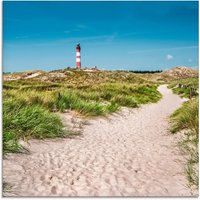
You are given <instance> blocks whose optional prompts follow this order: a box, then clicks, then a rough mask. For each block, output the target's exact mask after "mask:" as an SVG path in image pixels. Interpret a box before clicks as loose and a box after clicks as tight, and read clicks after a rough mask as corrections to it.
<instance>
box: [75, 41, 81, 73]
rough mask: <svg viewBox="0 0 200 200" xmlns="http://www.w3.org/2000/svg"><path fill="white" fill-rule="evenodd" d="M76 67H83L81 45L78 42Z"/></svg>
mask: <svg viewBox="0 0 200 200" xmlns="http://www.w3.org/2000/svg"><path fill="white" fill-rule="evenodd" d="M76 68H77V69H80V68H81V46H80V44H77V46H76Z"/></svg>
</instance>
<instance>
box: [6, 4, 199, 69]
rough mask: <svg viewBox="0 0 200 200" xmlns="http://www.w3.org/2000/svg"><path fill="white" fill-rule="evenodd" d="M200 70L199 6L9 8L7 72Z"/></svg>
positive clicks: (7, 19)
mask: <svg viewBox="0 0 200 200" xmlns="http://www.w3.org/2000/svg"><path fill="white" fill-rule="evenodd" d="M79 42H80V43H81V47H82V48H81V56H82V58H81V62H82V66H83V67H93V66H98V67H99V68H101V69H130V70H157V69H162V70H164V69H167V68H170V67H174V66H180V65H184V66H188V67H197V66H198V2H195V1H191V2H170V1H168V2H55V1H54V2H9V1H6V2H3V70H4V71H7V72H8V71H11V72H13V71H25V70H33V69H41V70H54V69H61V68H66V67H68V66H70V67H74V66H75V46H76V44H77V43H79Z"/></svg>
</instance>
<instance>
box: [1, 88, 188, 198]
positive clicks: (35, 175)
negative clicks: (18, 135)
mask: <svg viewBox="0 0 200 200" xmlns="http://www.w3.org/2000/svg"><path fill="white" fill-rule="evenodd" d="M159 91H160V92H161V93H162V94H163V98H162V100H161V101H159V102H158V103H156V104H149V105H145V106H142V107H141V108H138V109H127V108H125V109H122V110H121V111H120V112H119V113H115V114H113V115H111V116H109V117H108V118H98V119H93V120H90V121H89V123H90V124H89V125H85V126H84V128H83V135H82V136H78V137H75V138H73V139H56V140H44V141H39V140H31V141H30V147H29V148H30V152H31V153H30V155H25V154H18V155H17V154H10V155H9V156H8V158H7V159H5V160H4V161H3V177H4V180H5V181H6V182H8V183H10V184H12V185H13V187H12V189H11V191H10V192H9V193H8V192H7V193H4V195H5V196H16V195H17V196H191V195H192V193H191V191H190V189H189V188H188V187H187V183H188V182H187V179H186V176H185V174H184V163H185V158H184V155H182V154H181V152H180V150H179V149H178V147H177V146H176V144H177V141H178V136H177V135H171V134H170V133H169V131H168V129H169V122H168V117H169V115H170V114H171V113H172V112H173V111H174V110H175V109H177V108H178V107H179V106H181V103H182V101H183V100H182V99H180V98H179V97H178V96H177V95H174V94H172V92H171V90H169V89H167V86H166V85H162V86H160V87H159ZM67 119H68V118H67Z"/></svg>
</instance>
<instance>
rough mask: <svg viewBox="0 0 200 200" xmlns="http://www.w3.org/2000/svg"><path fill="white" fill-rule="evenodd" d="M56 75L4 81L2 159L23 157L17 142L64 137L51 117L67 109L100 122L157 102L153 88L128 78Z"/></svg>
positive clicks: (105, 74)
mask: <svg viewBox="0 0 200 200" xmlns="http://www.w3.org/2000/svg"><path fill="white" fill-rule="evenodd" d="M60 73H62V75H60ZM58 74H59V76H56V77H55V72H51V73H49V74H47V73H42V74H41V75H39V76H37V77H35V78H31V79H23V80H11V81H4V83H3V131H4V133H3V149H4V153H7V152H16V151H21V147H20V145H19V144H18V140H19V139H29V138H39V139H42V138H54V137H63V136H65V135H66V133H64V132H63V127H62V123H61V121H60V119H59V118H58V117H57V116H56V114H55V113H51V112H52V111H54V112H55V111H61V112H64V111H65V110H66V109H67V110H68V109H70V110H75V111H77V112H79V113H81V114H82V115H85V116H99V115H106V114H108V113H112V112H115V111H117V110H118V109H119V108H120V106H127V107H132V108H134V107H138V106H139V105H140V104H145V103H150V102H156V101H158V100H159V99H160V98H161V94H160V93H159V92H158V91H157V85H156V84H155V83H153V82H150V81H146V80H144V79H142V78H140V77H138V76H136V75H134V74H132V73H125V72H91V73H88V72H83V71H76V70H63V71H59V72H58ZM63 74H65V75H66V77H67V78H66V77H64V78H63ZM47 75H48V77H46V76H47ZM46 78H47V79H46Z"/></svg>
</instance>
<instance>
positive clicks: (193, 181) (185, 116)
mask: <svg viewBox="0 0 200 200" xmlns="http://www.w3.org/2000/svg"><path fill="white" fill-rule="evenodd" d="M198 105H199V101H198V98H195V99H192V100H190V101H187V102H185V103H184V104H183V106H182V107H181V108H179V109H178V110H176V111H175V112H174V113H173V114H172V115H171V122H172V128H171V132H172V133H177V132H179V131H183V134H184V136H183V140H182V141H180V146H181V149H182V150H183V151H184V152H185V153H187V154H188V155H189V158H188V161H187V165H186V173H187V177H188V180H189V183H190V186H195V187H198V184H199V182H198V179H199V178H198V162H199V154H198V143H199V113H198V110H199V109H198Z"/></svg>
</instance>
